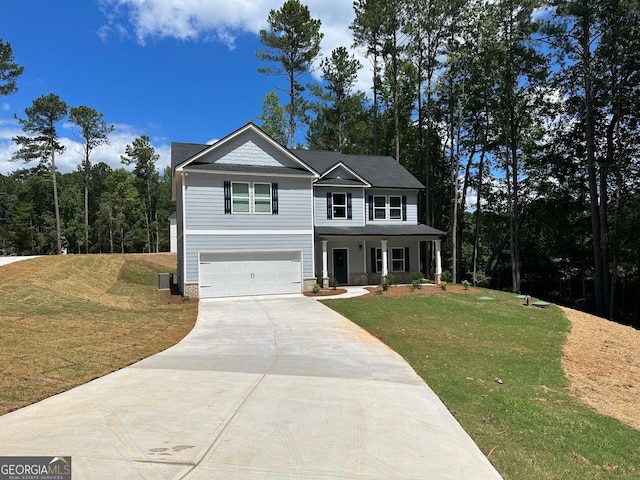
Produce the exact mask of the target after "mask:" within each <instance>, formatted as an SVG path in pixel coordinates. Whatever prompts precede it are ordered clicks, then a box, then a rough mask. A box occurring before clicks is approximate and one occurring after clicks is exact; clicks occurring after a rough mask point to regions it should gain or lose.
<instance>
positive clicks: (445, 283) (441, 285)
mask: <svg viewBox="0 0 640 480" xmlns="http://www.w3.org/2000/svg"><path fill="white" fill-rule="evenodd" d="M440 289H441V290H446V289H447V282H440Z"/></svg>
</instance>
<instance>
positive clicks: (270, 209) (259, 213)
mask: <svg viewBox="0 0 640 480" xmlns="http://www.w3.org/2000/svg"><path fill="white" fill-rule="evenodd" d="M256 185H267V186H268V187H269V210H268V211H266V212H257V211H256V193H255V192H256V190H255V188H256ZM271 189H272V187H271V184H270V183H267V182H254V183H253V184H252V185H251V188H250V189H249V196H250V197H251V196H252V194H253V199H252V202H251V207H252V209H253V211H252V213H255V214H256V215H271V214H272V213H273V192H272V191H271Z"/></svg>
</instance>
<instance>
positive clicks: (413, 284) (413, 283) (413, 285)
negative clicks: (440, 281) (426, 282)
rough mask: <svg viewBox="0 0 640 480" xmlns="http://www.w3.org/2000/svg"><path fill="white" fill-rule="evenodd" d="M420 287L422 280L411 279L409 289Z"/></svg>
mask: <svg viewBox="0 0 640 480" xmlns="http://www.w3.org/2000/svg"><path fill="white" fill-rule="evenodd" d="M420 288H422V280H411V289H412V290H418V289H420Z"/></svg>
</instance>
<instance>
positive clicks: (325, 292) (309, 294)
mask: <svg viewBox="0 0 640 480" xmlns="http://www.w3.org/2000/svg"><path fill="white" fill-rule="evenodd" d="M341 293H347V290H346V289H344V288H335V289H334V288H329V289H327V290H320V291H319V292H318V293H313V292H304V295H305V296H307V297H330V296H332V295H340V294H341Z"/></svg>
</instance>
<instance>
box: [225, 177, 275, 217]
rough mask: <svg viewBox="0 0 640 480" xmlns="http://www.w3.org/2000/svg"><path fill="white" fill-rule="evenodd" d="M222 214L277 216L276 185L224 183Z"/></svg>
mask: <svg viewBox="0 0 640 480" xmlns="http://www.w3.org/2000/svg"><path fill="white" fill-rule="evenodd" d="M224 213H225V214H229V213H245V214H251V213H254V214H264V215H277V214H278V184H277V183H275V182H274V183H262V182H255V183H249V182H231V181H225V182H224Z"/></svg>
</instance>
